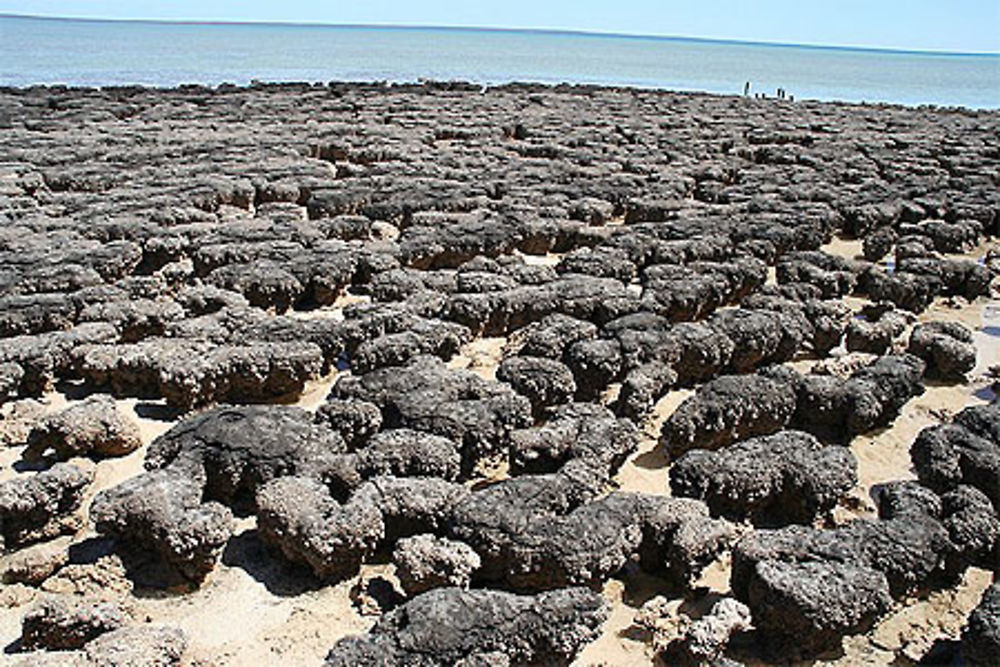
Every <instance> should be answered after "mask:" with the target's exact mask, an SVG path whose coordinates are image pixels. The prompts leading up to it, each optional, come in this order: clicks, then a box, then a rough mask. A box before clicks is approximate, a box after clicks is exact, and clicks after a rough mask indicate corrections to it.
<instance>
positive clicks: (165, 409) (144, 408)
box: [135, 402, 181, 422]
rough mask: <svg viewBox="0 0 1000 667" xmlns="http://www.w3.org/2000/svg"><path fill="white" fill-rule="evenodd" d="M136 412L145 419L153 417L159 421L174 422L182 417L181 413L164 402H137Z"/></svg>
mask: <svg viewBox="0 0 1000 667" xmlns="http://www.w3.org/2000/svg"><path fill="white" fill-rule="evenodd" d="M135 414H137V415H139V416H140V417H142V418H143V419H152V420H153V421H158V422H172V421H174V420H176V419H179V418H180V416H181V415H180V413H179V412H177V410H175V409H173V408H172V407H170V406H169V405H163V404H162V403H147V402H140V403H136V404H135Z"/></svg>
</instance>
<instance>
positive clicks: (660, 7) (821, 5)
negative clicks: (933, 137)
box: [0, 0, 1000, 52]
mask: <svg viewBox="0 0 1000 667" xmlns="http://www.w3.org/2000/svg"><path fill="white" fill-rule="evenodd" d="M0 13H16V14H38V15H47V16H74V17H89V18H143V19H170V20H194V21H287V22H307V23H364V24H392V25H434V26H479V27H508V28H557V29H570V30H586V31H596V32H617V33H632V34H645V35H671V36H682V37H703V38H718V39H739V40H750V41H764V42H785V43H800V44H827V45H840V46H866V47H887V48H902V49H918V50H938V51H966V52H982V51H989V52H1000V0H758V1H751V0H745V1H741V0H695V1H686V2H677V1H672V0H613V1H610V2H609V1H607V0H604V1H601V2H598V1H596V0H572V1H568V0H548V1H547V0H504V1H503V2H476V1H474V0H326V1H307V0H279V1H274V0H270V1H266V0H217V1H210V0H175V1H174V2H142V1H140V0H0Z"/></svg>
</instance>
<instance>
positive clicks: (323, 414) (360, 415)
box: [316, 398, 382, 449]
mask: <svg viewBox="0 0 1000 667" xmlns="http://www.w3.org/2000/svg"><path fill="white" fill-rule="evenodd" d="M316 421H317V422H319V423H322V424H326V425H327V426H329V427H330V428H332V429H333V430H334V431H336V432H337V433H339V434H340V437H341V438H342V439H343V440H344V442H345V443H346V444H347V446H348V447H350V448H352V449H353V448H357V447H360V446H361V445H363V444H364V443H365V442H366V441H367V440H368V438H370V437H371V436H373V435H374V434H375V433H378V431H379V429H380V428H381V426H382V412H381V411H380V410H379V409H378V406H377V405H375V404H374V403H369V402H368V401H353V400H347V401H342V400H338V399H335V398H332V399H329V400H327V401H326V403H324V404H323V405H321V406H320V407H319V409H318V410H317V411H316Z"/></svg>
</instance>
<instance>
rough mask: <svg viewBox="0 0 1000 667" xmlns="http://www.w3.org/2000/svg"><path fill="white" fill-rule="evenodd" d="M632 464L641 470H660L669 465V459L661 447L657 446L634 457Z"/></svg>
mask: <svg viewBox="0 0 1000 667" xmlns="http://www.w3.org/2000/svg"><path fill="white" fill-rule="evenodd" d="M633 463H635V466H636V467H637V468H642V469H643V470H662V469H663V468H666V467H667V466H668V465H670V457H669V456H667V453H666V452H665V451H664V448H663V446H662V445H660V444H657V445H656V447H654V448H653V449H651V450H650V451H648V452H643V453H642V454H639V456H637V457H635V461H633Z"/></svg>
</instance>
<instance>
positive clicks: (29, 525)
mask: <svg viewBox="0 0 1000 667" xmlns="http://www.w3.org/2000/svg"><path fill="white" fill-rule="evenodd" d="M92 478H93V472H85V471H83V470H81V469H80V468H78V467H77V466H75V465H72V464H70V463H57V464H56V465H54V466H52V467H51V468H49V469H48V470H45V471H43V472H40V473H38V474H35V475H19V476H17V477H15V478H13V479H10V480H8V481H6V482H0V550H4V549H6V550H12V549H14V548H16V547H19V546H23V545H26V544H31V543H32V542H39V541H42V540H46V539H51V538H53V537H56V536H57V535H61V534H63V533H71V532H73V531H75V530H76V529H77V528H79V527H80V524H81V521H80V519H79V517H78V516H76V514H75V513H76V511H77V510H78V509H79V508H80V503H81V502H82V500H83V495H84V493H85V492H86V490H87V487H88V486H89V485H90V482H91V479H92Z"/></svg>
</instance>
